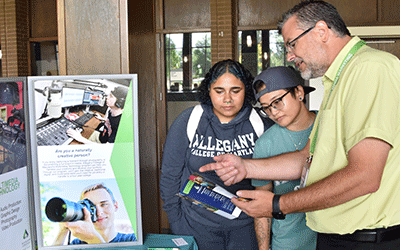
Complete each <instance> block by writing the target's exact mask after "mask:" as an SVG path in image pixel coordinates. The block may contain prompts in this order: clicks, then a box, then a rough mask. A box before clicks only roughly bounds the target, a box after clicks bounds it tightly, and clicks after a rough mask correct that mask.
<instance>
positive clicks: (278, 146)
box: [252, 67, 316, 250]
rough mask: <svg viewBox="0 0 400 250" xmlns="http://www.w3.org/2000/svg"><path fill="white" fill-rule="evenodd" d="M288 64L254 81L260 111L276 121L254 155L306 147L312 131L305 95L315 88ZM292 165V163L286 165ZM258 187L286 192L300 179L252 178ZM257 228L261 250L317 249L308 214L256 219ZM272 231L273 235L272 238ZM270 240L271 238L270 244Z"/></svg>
mask: <svg viewBox="0 0 400 250" xmlns="http://www.w3.org/2000/svg"><path fill="white" fill-rule="evenodd" d="M303 82H304V81H303V80H302V79H301V77H300V76H299V75H298V74H297V72H295V70H294V69H293V68H289V67H273V68H269V69H267V70H265V71H263V72H262V73H261V74H260V75H258V76H257V77H256V78H255V79H254V82H253V88H254V91H255V96H256V99H257V100H258V101H259V103H260V105H261V109H260V113H261V114H263V115H264V116H265V117H269V118H270V119H271V120H273V121H274V122H275V124H274V125H273V126H271V127H270V128H269V129H268V130H267V131H266V132H265V133H264V134H263V135H262V136H261V137H260V138H259V139H258V140H257V142H256V146H255V149H254V155H253V158H266V157H271V156H275V155H279V154H282V153H286V152H292V151H295V150H301V149H302V148H304V146H305V145H306V143H307V141H308V137H309V135H310V133H311V130H312V127H313V124H314V119H315V115H316V114H315V113H314V112H311V111H309V110H308V109H307V107H306V105H305V101H304V100H305V95H306V94H308V93H309V92H311V91H313V90H314V88H311V87H307V86H303ZM287 167H290V166H287ZM252 184H253V186H255V187H256V189H267V190H273V192H274V193H275V194H279V195H282V194H285V193H288V192H290V191H293V190H295V189H296V188H298V186H299V184H300V180H294V181H273V180H271V181H265V180H255V179H254V180H252ZM255 227H256V233H257V239H258V244H259V247H260V250H263V249H269V248H270V247H271V249H272V250H277V249H282V250H283V249H285V250H288V249H297V250H299V249H307V250H310V249H315V247H316V233H315V232H313V231H312V230H311V229H309V228H308V227H307V226H306V222H305V214H304V213H298V214H288V215H286V218H283V217H281V218H279V216H277V217H275V218H272V223H271V219H269V218H256V219H255ZM270 230H271V231H272V238H270ZM270 239H272V241H271V243H270Z"/></svg>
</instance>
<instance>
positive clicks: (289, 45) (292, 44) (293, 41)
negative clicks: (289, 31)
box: [286, 26, 315, 52]
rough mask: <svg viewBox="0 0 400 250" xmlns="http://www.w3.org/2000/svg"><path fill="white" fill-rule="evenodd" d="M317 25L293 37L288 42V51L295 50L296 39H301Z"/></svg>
mask: <svg viewBox="0 0 400 250" xmlns="http://www.w3.org/2000/svg"><path fill="white" fill-rule="evenodd" d="M314 27H315V26H313V27H311V28H309V29H306V30H305V31H304V32H303V33H301V34H300V35H298V36H297V37H296V38H295V39H293V40H292V41H290V42H287V43H286V48H287V49H288V51H290V52H291V51H293V50H294V46H295V45H296V41H297V40H299V39H300V38H301V37H302V36H304V35H306V34H307V33H308V32H310V31H311V30H312V29H314Z"/></svg>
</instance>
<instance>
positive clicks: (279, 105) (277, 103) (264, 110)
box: [260, 89, 292, 117]
mask: <svg viewBox="0 0 400 250" xmlns="http://www.w3.org/2000/svg"><path fill="white" fill-rule="evenodd" d="M290 91H292V89H290V90H288V91H287V92H286V93H285V94H283V95H282V96H281V97H279V98H277V99H275V100H273V101H272V102H271V104H270V105H268V106H265V107H261V109H260V113H261V115H262V116H264V117H269V116H271V114H272V111H271V108H274V109H276V110H282V109H283V108H284V107H285V103H284V102H283V101H282V100H283V98H284V97H285V96H286V95H287V94H288V93H289V92H290Z"/></svg>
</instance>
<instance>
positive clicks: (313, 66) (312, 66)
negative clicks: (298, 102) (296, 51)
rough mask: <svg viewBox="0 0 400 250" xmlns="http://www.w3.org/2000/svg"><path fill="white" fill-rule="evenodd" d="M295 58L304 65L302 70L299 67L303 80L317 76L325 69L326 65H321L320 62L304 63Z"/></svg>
mask: <svg viewBox="0 0 400 250" xmlns="http://www.w3.org/2000/svg"><path fill="white" fill-rule="evenodd" d="M295 60H298V61H300V62H302V63H304V64H305V65H306V67H305V69H304V70H303V71H301V70H300V68H299V70H300V74H301V77H302V78H303V79H304V80H310V79H312V78H317V77H320V76H323V75H324V74H325V72H326V70H327V68H326V67H324V66H321V65H320V64H317V63H311V62H308V63H306V62H304V61H303V59H301V58H296V59H295ZM295 63H296V61H295Z"/></svg>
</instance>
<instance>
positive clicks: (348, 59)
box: [309, 40, 366, 161]
mask: <svg viewBox="0 0 400 250" xmlns="http://www.w3.org/2000/svg"><path fill="white" fill-rule="evenodd" d="M365 44H366V43H365V41H363V40H360V41H358V42H357V43H356V44H355V45H354V46H353V48H351V50H350V51H349V53H348V54H347V55H346V58H344V60H343V62H342V64H341V65H340V67H339V70H338V71H337V73H336V76H335V79H334V80H333V84H332V87H331V91H330V92H329V95H328V99H327V100H326V102H325V107H324V109H323V110H325V109H326V106H327V105H328V100H329V98H330V97H331V94H332V91H333V89H334V88H335V86H336V84H337V83H338V81H339V77H340V75H341V74H342V71H343V69H344V67H345V66H346V65H347V63H348V62H349V61H350V59H351V58H352V57H353V56H354V54H355V53H356V52H357V50H359V49H360V48H361V47H362V46H364V45H365ZM323 110H322V111H323ZM319 115H321V114H319ZM318 130H319V122H318V125H317V128H316V130H315V134H314V136H313V139H312V142H311V146H310V159H309V161H311V160H312V156H313V155H314V151H315V145H316V144H317V138H318Z"/></svg>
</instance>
